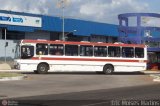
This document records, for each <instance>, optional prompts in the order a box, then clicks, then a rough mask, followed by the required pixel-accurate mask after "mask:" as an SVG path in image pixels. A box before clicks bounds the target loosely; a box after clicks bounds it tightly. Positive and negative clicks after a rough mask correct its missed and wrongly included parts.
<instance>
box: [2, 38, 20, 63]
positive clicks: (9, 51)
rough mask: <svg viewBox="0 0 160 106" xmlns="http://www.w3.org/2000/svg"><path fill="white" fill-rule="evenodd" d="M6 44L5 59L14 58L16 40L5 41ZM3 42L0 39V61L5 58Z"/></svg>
mask: <svg viewBox="0 0 160 106" xmlns="http://www.w3.org/2000/svg"><path fill="white" fill-rule="evenodd" d="M6 42H8V46H7V47H6V57H7V58H12V59H13V58H14V57H15V51H16V45H17V42H18V41H16V40H6ZM5 44H6V43H5V40H2V39H0V45H1V46H0V51H1V53H0V60H4V57H5Z"/></svg>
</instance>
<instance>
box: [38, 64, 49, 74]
mask: <svg viewBox="0 0 160 106" xmlns="http://www.w3.org/2000/svg"><path fill="white" fill-rule="evenodd" d="M48 70H49V65H48V64H47V63H40V64H39V65H38V66H37V72H38V74H46V73H47V72H48Z"/></svg>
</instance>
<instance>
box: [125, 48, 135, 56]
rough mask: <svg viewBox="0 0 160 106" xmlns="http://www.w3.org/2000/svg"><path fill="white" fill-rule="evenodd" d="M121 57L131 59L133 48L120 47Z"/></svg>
mask: <svg viewBox="0 0 160 106" xmlns="http://www.w3.org/2000/svg"><path fill="white" fill-rule="evenodd" d="M122 57H124V58H133V57H134V48H133V47H122Z"/></svg>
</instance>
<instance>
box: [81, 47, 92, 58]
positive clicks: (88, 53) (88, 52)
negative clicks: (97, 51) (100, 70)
mask: <svg viewBox="0 0 160 106" xmlns="http://www.w3.org/2000/svg"><path fill="white" fill-rule="evenodd" d="M80 56H93V46H86V45H81V46H80Z"/></svg>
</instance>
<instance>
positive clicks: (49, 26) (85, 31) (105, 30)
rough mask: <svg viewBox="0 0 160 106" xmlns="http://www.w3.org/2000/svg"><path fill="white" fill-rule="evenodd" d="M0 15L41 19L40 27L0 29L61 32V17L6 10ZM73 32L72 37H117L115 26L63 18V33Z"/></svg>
mask: <svg viewBox="0 0 160 106" xmlns="http://www.w3.org/2000/svg"><path fill="white" fill-rule="evenodd" d="M0 13H5V14H13V15H22V16H31V17H41V18H42V27H30V26H17V25H4V24H0V27H2V28H7V29H8V30H12V31H24V32H34V31H36V30H43V31H57V32H61V31H62V18H61V17H55V16H46V15H38V14H31V13H23V12H13V11H6V10H0ZM73 30H77V31H76V32H73V33H74V35H81V36H90V35H104V36H118V26H117V25H113V24H107V23H99V22H92V21H86V20H79V19H71V18H65V32H72V31H73Z"/></svg>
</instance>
